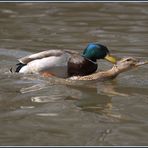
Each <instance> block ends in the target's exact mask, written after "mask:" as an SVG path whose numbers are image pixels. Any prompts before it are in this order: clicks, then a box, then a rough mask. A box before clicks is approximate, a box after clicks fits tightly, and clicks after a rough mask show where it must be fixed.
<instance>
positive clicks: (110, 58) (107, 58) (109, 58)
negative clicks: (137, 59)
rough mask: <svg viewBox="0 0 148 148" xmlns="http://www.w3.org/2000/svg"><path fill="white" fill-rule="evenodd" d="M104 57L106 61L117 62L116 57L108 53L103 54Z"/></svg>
mask: <svg viewBox="0 0 148 148" xmlns="http://www.w3.org/2000/svg"><path fill="white" fill-rule="evenodd" d="M105 59H106V60H107V61H109V62H111V63H113V64H115V63H116V62H117V59H116V58H115V57H114V56H112V55H109V54H107V55H106V56H105Z"/></svg>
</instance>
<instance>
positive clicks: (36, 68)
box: [10, 43, 117, 78]
mask: <svg viewBox="0 0 148 148" xmlns="http://www.w3.org/2000/svg"><path fill="white" fill-rule="evenodd" d="M98 59H106V60H108V61H109V62H111V63H116V61H117V59H116V58H115V57H114V56H111V54H110V52H109V50H108V48H107V47H106V46H104V45H101V44H97V43H90V44H88V46H87V47H86V48H85V49H84V51H83V53H82V55H79V53H76V52H75V51H71V50H47V51H43V52H39V53H35V54H32V55H29V56H25V57H22V58H20V59H18V61H19V63H18V64H16V67H15V68H11V69H10V71H11V72H13V71H14V72H17V73H39V74H42V75H43V76H57V77H61V78H67V77H71V76H77V75H78V76H85V75H89V74H92V73H94V72H95V71H96V70H97V68H98V65H97V60H98Z"/></svg>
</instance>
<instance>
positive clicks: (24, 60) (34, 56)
mask: <svg viewBox="0 0 148 148" xmlns="http://www.w3.org/2000/svg"><path fill="white" fill-rule="evenodd" d="M64 52H65V51H62V50H46V51H42V52H39V53H35V54H32V55H29V56H25V57H22V58H20V59H18V61H19V62H21V63H23V64H27V63H29V62H31V61H33V60H37V59H42V58H47V57H51V56H57V57H58V56H61V55H62V54H63V53H64Z"/></svg>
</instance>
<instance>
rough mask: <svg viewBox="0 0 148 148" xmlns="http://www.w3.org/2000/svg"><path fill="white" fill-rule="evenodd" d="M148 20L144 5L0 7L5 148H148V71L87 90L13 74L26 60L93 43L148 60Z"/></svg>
mask: <svg viewBox="0 0 148 148" xmlns="http://www.w3.org/2000/svg"><path fill="white" fill-rule="evenodd" d="M147 19H148V4H147V3H140V2H139V3H111V2H110V3H78V2H77V3H68V2H67V3H0V26H1V27H0V59H1V62H0V120H1V122H0V126H1V128H0V143H1V145H25V146H26V145H49V146H50V145H53V146H55V145H82V146H83V145H84V146H85V145H115V146H116V145H147V136H148V135H147V129H148V127H147V122H148V120H147V113H148V110H147V104H148V101H147V95H148V93H147V88H148V77H147V65H144V66H142V67H140V68H139V69H134V70H131V71H128V72H127V73H123V74H121V75H119V76H118V77H117V78H116V79H115V80H111V81H107V82H103V83H102V82H98V83H82V84H81V85H80V84H78V83H75V84H73V85H68V84H65V83H62V82H58V81H56V80H55V79H44V78H42V77H40V76H38V75H23V74H20V75H19V74H11V73H10V72H9V69H10V67H11V66H12V65H14V64H16V62H17V61H16V59H18V58H20V57H22V56H26V55H28V54H32V53H35V52H39V51H43V50H47V49H65V48H66V49H72V50H76V51H78V52H80V53H81V52H82V50H83V49H84V48H85V47H86V45H87V44H88V43H89V42H100V43H102V44H105V45H106V46H107V47H108V48H109V49H110V51H111V53H112V54H114V55H116V56H119V57H125V56H134V57H137V58H139V59H143V60H147V55H148V52H147V46H148V42H147V38H148V30H147ZM98 65H99V69H98V70H103V69H109V68H111V66H112V65H111V64H110V63H108V62H105V61H103V60H100V61H99V62H98Z"/></svg>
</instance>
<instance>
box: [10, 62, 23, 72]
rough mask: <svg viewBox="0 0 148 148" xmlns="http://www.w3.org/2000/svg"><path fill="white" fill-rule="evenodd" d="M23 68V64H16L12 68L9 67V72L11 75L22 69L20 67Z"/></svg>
mask: <svg viewBox="0 0 148 148" xmlns="http://www.w3.org/2000/svg"><path fill="white" fill-rule="evenodd" d="M24 66H26V64H23V63H17V64H16V65H15V66H14V67H11V68H10V72H11V73H14V72H17V73H18V72H19V71H20V69H21V68H22V67H24Z"/></svg>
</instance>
